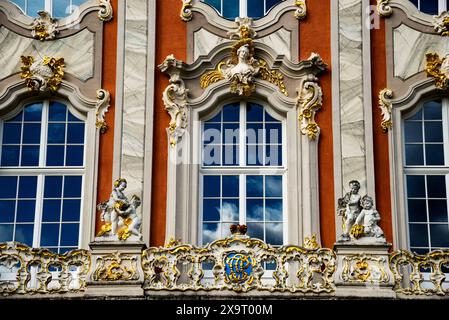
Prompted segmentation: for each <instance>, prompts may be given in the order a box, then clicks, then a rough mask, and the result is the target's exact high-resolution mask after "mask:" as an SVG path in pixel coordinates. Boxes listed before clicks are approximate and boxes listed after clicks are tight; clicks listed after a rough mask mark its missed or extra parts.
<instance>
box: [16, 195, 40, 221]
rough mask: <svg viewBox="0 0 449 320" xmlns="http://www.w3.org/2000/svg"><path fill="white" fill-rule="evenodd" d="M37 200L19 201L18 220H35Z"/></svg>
mask: <svg viewBox="0 0 449 320" xmlns="http://www.w3.org/2000/svg"><path fill="white" fill-rule="evenodd" d="M35 209H36V200H20V201H18V202H17V222H33V221H34V215H35Z"/></svg>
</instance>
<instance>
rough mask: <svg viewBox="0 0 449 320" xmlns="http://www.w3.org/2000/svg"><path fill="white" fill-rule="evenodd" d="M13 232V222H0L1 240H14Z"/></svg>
mask: <svg viewBox="0 0 449 320" xmlns="http://www.w3.org/2000/svg"><path fill="white" fill-rule="evenodd" d="M13 232H14V225H13V224H0V242H7V241H12V240H13V238H12V236H13Z"/></svg>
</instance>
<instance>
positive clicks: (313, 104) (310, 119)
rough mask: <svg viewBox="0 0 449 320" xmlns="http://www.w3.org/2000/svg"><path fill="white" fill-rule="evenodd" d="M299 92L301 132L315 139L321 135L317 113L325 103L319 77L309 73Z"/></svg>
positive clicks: (298, 104)
mask: <svg viewBox="0 0 449 320" xmlns="http://www.w3.org/2000/svg"><path fill="white" fill-rule="evenodd" d="M298 93H299V94H298V98H297V103H296V104H297V106H298V108H299V122H300V124H301V133H302V134H304V135H307V136H308V137H309V138H310V139H311V140H314V139H316V138H317V137H318V136H319V135H320V127H319V126H318V124H317V123H316V122H315V114H316V112H317V111H318V110H319V109H321V106H322V103H323V98H322V97H323V93H322V90H321V87H320V86H319V85H318V78H317V77H315V76H313V75H308V76H307V77H306V79H305V80H303V82H302V85H301V87H300V90H299V92H298Z"/></svg>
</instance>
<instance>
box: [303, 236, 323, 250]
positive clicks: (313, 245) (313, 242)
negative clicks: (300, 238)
mask: <svg viewBox="0 0 449 320" xmlns="http://www.w3.org/2000/svg"><path fill="white" fill-rule="evenodd" d="M316 238H317V235H316V234H313V235H312V236H311V237H310V238H309V237H305V238H304V245H303V247H304V248H306V249H309V250H316V249H319V248H321V246H320V245H319V243H318V241H317V239H316Z"/></svg>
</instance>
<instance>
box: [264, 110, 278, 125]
mask: <svg viewBox="0 0 449 320" xmlns="http://www.w3.org/2000/svg"><path fill="white" fill-rule="evenodd" d="M265 122H276V123H278V122H280V121H279V120H277V119H275V118H273V117H272V116H270V114H269V113H268V112H267V111H265Z"/></svg>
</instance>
